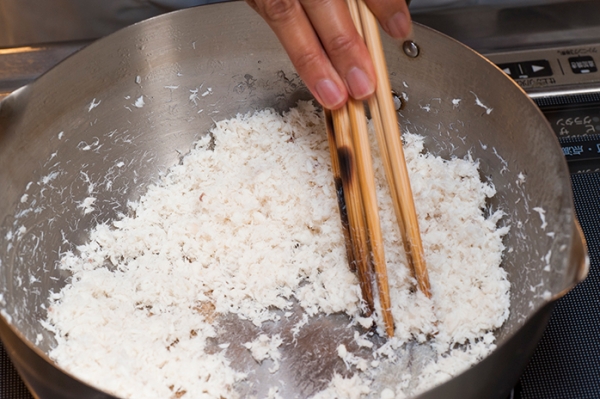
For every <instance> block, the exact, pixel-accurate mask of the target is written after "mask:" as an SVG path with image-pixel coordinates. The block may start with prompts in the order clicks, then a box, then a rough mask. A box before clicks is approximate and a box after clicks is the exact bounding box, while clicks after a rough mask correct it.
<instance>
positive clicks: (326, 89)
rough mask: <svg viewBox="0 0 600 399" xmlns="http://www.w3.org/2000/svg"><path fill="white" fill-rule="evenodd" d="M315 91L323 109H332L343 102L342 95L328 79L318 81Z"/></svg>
mask: <svg viewBox="0 0 600 399" xmlns="http://www.w3.org/2000/svg"><path fill="white" fill-rule="evenodd" d="M315 89H316V91H317V94H318V95H319V97H321V101H323V106H324V107H325V108H330V109H334V108H336V107H337V106H339V105H340V104H341V103H342V102H343V101H344V95H343V94H342V92H341V91H340V89H339V88H338V87H337V85H336V84H335V83H334V82H333V81H332V80H330V79H323V80H319V81H318V82H317V84H316V85H315Z"/></svg>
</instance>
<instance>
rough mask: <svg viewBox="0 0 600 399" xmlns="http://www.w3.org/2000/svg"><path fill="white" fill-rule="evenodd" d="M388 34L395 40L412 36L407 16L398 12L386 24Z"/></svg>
mask: <svg viewBox="0 0 600 399" xmlns="http://www.w3.org/2000/svg"><path fill="white" fill-rule="evenodd" d="M386 27H387V32H388V33H389V34H390V36H392V37H393V38H395V39H402V38H405V37H406V36H408V35H409V34H410V20H409V19H408V17H407V16H406V14H404V13H402V12H397V13H396V14H394V15H392V16H391V17H390V18H389V19H388V20H387V23H386Z"/></svg>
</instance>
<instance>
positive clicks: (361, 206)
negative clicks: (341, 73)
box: [325, 0, 431, 337]
mask: <svg viewBox="0 0 600 399" xmlns="http://www.w3.org/2000/svg"><path fill="white" fill-rule="evenodd" d="M347 2H348V7H349V9H350V14H351V16H352V19H353V21H354V24H355V26H356V28H357V30H358V32H359V33H360V34H361V36H362V37H363V38H364V40H365V43H366V45H367V48H368V49H369V52H370V54H371V58H372V59H373V63H374V65H375V71H376V75H377V90H376V92H375V95H374V96H372V97H371V98H370V99H369V101H368V104H369V109H370V111H371V117H372V119H373V122H374V126H375V132H376V136H377V141H378V145H379V149H380V152H381V157H382V160H383V164H384V168H385V174H386V178H387V182H388V185H389V187H390V193H391V196H392V202H393V204H394V212H395V215H396V219H397V221H398V225H399V227H400V232H401V234H402V241H403V244H404V249H405V252H406V254H407V258H408V262H409V266H410V268H411V270H412V273H413V276H414V277H415V278H416V280H417V285H418V287H419V289H420V290H421V291H422V292H423V293H424V294H425V295H426V296H427V297H430V296H431V293H430V286H429V276H428V274H427V268H426V264H425V258H424V253H423V244H422V241H421V235H420V232H419V225H418V221H417V215H416V211H415V205H414V200H413V195H412V189H411V187H410V181H409V176H408V170H407V168H406V160H405V158H404V151H403V149H402V143H401V139H400V131H399V126H398V119H397V116H396V112H395V109H394V104H393V100H392V94H391V88H390V82H389V79H388V71H387V66H386V63H385V58H384V53H383V47H382V45H381V38H380V36H379V29H378V25H377V20H376V19H375V16H374V15H373V14H372V12H371V10H370V9H369V8H368V7H367V5H366V4H365V2H364V0H347ZM325 118H326V126H327V136H328V139H329V148H330V151H331V159H332V170H333V174H334V179H335V183H336V189H337V192H338V203H339V205H340V213H341V214H342V224H343V225H344V234H345V238H346V252H347V255H348V261H349V263H350V265H351V269H352V270H354V271H356V272H357V274H358V278H359V281H360V287H361V291H362V296H363V300H364V301H365V302H366V304H367V309H366V314H367V315H368V316H369V315H371V314H372V312H373V311H374V310H375V302H374V297H375V294H374V290H373V288H374V287H373V274H374V277H375V282H376V286H377V291H378V293H379V301H380V305H381V311H382V317H383V321H384V323H385V330H386V333H387V334H388V336H390V337H392V336H393V335H394V320H393V317H392V313H391V302H390V292H389V285H388V279H387V269H386V263H385V254H384V246H383V238H382V235H381V226H380V221H379V208H378V204H377V197H376V192H375V176H374V171H373V160H372V156H371V148H370V145H369V138H368V129H367V122H366V116H365V109H364V105H363V103H362V102H361V101H357V100H354V99H352V98H351V99H349V101H348V103H347V104H346V105H345V106H344V107H343V108H341V109H339V110H333V111H329V110H326V111H325Z"/></svg>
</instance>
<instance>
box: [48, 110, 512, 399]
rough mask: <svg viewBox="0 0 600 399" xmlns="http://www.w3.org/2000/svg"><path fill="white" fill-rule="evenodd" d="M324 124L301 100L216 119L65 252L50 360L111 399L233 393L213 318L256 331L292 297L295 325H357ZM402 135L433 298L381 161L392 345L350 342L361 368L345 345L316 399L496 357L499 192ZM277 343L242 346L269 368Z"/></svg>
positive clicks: (393, 385) (396, 392) (375, 393)
mask: <svg viewBox="0 0 600 399" xmlns="http://www.w3.org/2000/svg"><path fill="white" fill-rule="evenodd" d="M323 126H324V123H323V120H322V118H321V114H320V112H319V111H318V110H317V109H316V108H315V107H314V105H313V104H312V103H305V102H301V103H299V104H298V107H297V108H294V109H291V110H290V111H289V112H287V113H285V114H284V115H283V116H282V115H279V114H277V113H275V112H274V111H271V110H264V111H260V112H256V113H254V114H252V115H251V114H248V115H239V116H238V117H237V118H234V119H230V120H224V121H221V122H218V123H217V124H216V127H215V128H214V129H213V130H212V132H211V134H210V135H206V136H205V137H204V138H202V139H200V140H199V141H198V142H197V143H196V144H195V147H194V149H193V150H192V151H191V152H190V153H189V155H187V156H186V157H185V158H184V159H183V162H182V163H181V164H180V165H178V166H175V167H173V168H172V170H171V171H170V172H169V173H168V174H167V175H166V176H164V177H163V178H162V179H161V181H160V182H159V183H158V184H156V185H154V186H151V187H150V188H149V189H148V192H147V193H146V194H145V195H144V196H143V197H142V198H141V199H140V200H139V202H136V203H132V204H130V208H131V211H132V215H133V216H130V217H124V218H122V219H120V220H116V221H114V222H113V223H112V224H101V225H98V226H97V227H96V228H95V229H94V230H93V231H92V232H91V236H90V239H89V242H88V243H87V244H85V245H83V246H80V247H78V251H77V252H78V253H77V254H76V253H67V254H66V255H65V256H63V258H62V259H61V267H62V268H63V269H65V270H68V271H70V272H71V273H72V281H71V282H70V283H69V284H68V285H67V286H65V287H64V289H63V290H62V291H61V292H60V294H59V295H56V296H55V297H53V299H51V302H52V306H51V307H50V310H49V312H48V320H47V325H48V326H49V327H48V328H50V329H51V330H52V331H54V332H55V334H56V339H57V342H58V344H57V346H56V347H55V348H54V349H53V350H52V351H51V353H50V356H51V357H52V358H53V359H54V360H55V361H56V362H57V363H58V364H59V365H60V366H61V367H63V368H64V369H66V370H68V371H69V372H71V373H73V374H74V375H76V376H78V377H80V378H81V379H83V380H85V381H87V382H89V383H90V384H92V385H94V386H96V387H99V388H101V389H103V390H105V391H107V392H110V393H112V394H114V395H116V396H119V397H122V398H143V399H152V398H236V397H239V396H240V394H239V393H237V392H236V390H235V389H236V383H239V382H241V381H244V380H245V379H246V378H247V374H245V373H243V372H241V371H239V370H236V369H235V367H234V366H235V365H232V364H231V362H230V359H228V358H227V357H226V356H225V352H226V348H227V347H228V344H225V345H220V346H219V347H220V348H222V350H221V351H209V352H207V351H206V350H205V349H206V348H207V342H208V340H209V339H210V338H211V337H216V335H217V334H218V328H217V326H216V325H215V319H216V318H217V317H218V316H219V315H223V314H228V313H229V314H232V313H233V314H236V315H238V316H239V317H240V318H243V319H247V320H250V321H252V322H253V323H254V324H255V325H256V326H261V325H262V324H263V323H265V322H266V321H269V320H276V319H277V317H280V316H275V311H274V309H276V308H277V309H282V310H286V309H290V308H291V306H292V304H293V303H294V302H297V303H299V305H300V306H301V307H302V309H303V310H304V312H305V315H304V318H303V319H302V321H301V322H299V323H298V324H297V325H296V327H295V328H296V329H298V330H300V329H302V328H303V327H304V325H305V324H306V320H307V319H306V314H307V315H309V316H313V315H316V314H319V313H323V314H331V313H336V312H345V313H347V314H348V315H349V316H350V317H352V318H353V320H354V321H353V324H355V325H356V326H360V325H363V326H366V327H368V326H369V325H370V324H371V323H372V321H370V320H369V319H365V318H362V317H361V314H360V309H361V303H360V289H359V286H358V282H357V279H356V277H355V275H354V274H353V273H352V272H350V270H349V268H348V265H347V261H346V258H345V254H346V252H345V247H344V239H343V234H342V231H341V223H340V216H339V212H338V204H337V199H336V193H335V188H334V184H333V179H332V173H331V170H330V160H329V150H328V144H327V137H326V134H325V132H324V127H323ZM403 138H404V140H405V155H406V159H407V163H408V166H409V171H410V174H411V183H412V188H413V192H414V197H415V203H416V207H417V212H418V215H419V223H420V228H421V231H422V238H423V245H424V250H425V255H426V261H427V265H428V270H429V275H430V280H431V291H432V298H431V299H428V298H426V297H425V296H424V295H423V294H422V293H421V292H420V291H418V290H415V281H414V279H413V278H412V277H411V274H410V272H409V270H408V268H407V266H406V258H405V254H404V253H403V249H402V248H403V247H402V244H401V241H400V236H399V231H398V227H397V225H396V222H395V217H394V216H393V208H392V204H391V199H390V197H389V193H388V191H387V185H386V183H385V178H384V176H383V166H382V163H381V160H380V159H376V160H375V166H376V173H377V178H378V182H379V183H378V184H379V186H378V197H379V206H380V209H381V221H382V230H383V236H384V237H385V246H386V260H387V267H388V273H389V280H390V286H391V289H390V291H391V300H392V304H393V309H392V312H393V316H394V320H395V323H396V336H395V337H394V338H393V339H388V340H387V341H386V343H385V344H384V345H383V346H381V345H380V346H379V347H378V346H370V345H369V338H368V335H367V334H366V332H367V331H366V330H362V331H363V333H364V335H360V334H358V333H356V334H355V340H356V342H357V347H360V348H362V349H363V350H365V349H364V348H368V349H367V350H370V351H372V357H370V358H365V359H363V358H360V357H359V356H357V355H355V354H353V353H351V352H350V351H349V350H348V349H347V348H346V347H338V355H339V356H340V357H342V358H343V359H344V361H345V362H346V365H347V367H348V368H349V370H351V371H352V373H351V374H350V375H347V376H341V375H339V374H334V376H333V378H332V380H331V382H330V384H329V386H328V387H327V388H326V389H325V390H323V391H321V392H319V393H318V394H317V395H316V396H315V397H317V398H357V399H358V398H364V397H376V398H380V397H385V398H393V397H396V398H404V397H407V396H410V395H414V394H416V393H419V392H422V391H424V390H426V389H429V388H431V387H433V386H435V385H437V384H439V383H441V382H443V381H446V380H447V379H449V378H451V377H452V376H453V375H456V374H457V373H460V372H461V371H463V370H465V369H466V368H468V367H470V366H471V365H473V364H474V363H476V362H477V361H479V360H481V359H482V358H483V357H485V356H486V355H487V354H489V353H490V352H491V351H492V350H493V349H494V348H495V345H494V340H495V338H494V336H493V334H492V333H491V331H492V330H494V329H496V328H498V327H500V326H501V325H502V323H503V322H504V321H505V320H506V318H507V317H508V312H509V288H510V286H509V282H508V280H507V276H506V272H505V271H504V270H503V269H502V268H501V267H500V262H501V258H502V250H503V248H504V247H503V245H502V237H503V235H505V234H506V233H507V231H508V228H506V227H498V221H499V220H500V219H501V218H502V216H503V213H502V212H501V211H496V212H493V213H492V214H491V215H488V216H486V212H485V202H486V199H487V198H489V197H491V196H493V195H494V194H495V189H494V187H493V186H492V185H491V184H490V183H485V182H482V181H481V180H480V178H479V173H478V165H477V162H476V161H473V160H472V159H452V160H444V159H441V158H439V157H435V156H432V155H430V154H428V153H426V152H424V150H423V140H422V138H421V137H420V136H416V135H412V134H408V133H406V134H404V135H403ZM376 152H377V151H376V150H374V154H375V153H376ZM282 313H283V312H279V314H282ZM285 315H286V316H284V317H287V315H291V312H287V313H285ZM376 322H377V324H378V326H382V325H383V324H382V322H381V320H376ZM355 328H360V327H355ZM297 332H298V331H294V337H295V336H296V334H297ZM363 333H361V334H363ZM282 343H283V340H282V338H281V337H280V336H279V335H277V336H271V337H269V336H267V335H264V336H261V338H259V339H258V340H257V341H255V342H249V343H247V345H246V347H247V348H248V350H250V351H252V353H253V355H254V357H255V358H256V360H257V362H260V361H262V360H263V359H267V358H270V359H272V360H275V363H276V367H273V368H272V372H277V369H278V368H279V361H280V359H281V354H280V353H279V347H280V345H282ZM457 344H458V346H457ZM417 350H421V351H422V352H423V357H422V359H423V360H422V361H421V362H420V366H419V367H418V368H415V367H414V365H413V366H411V367H409V366H406V369H402V368H401V367H403V361H402V359H403V356H404V354H406V353H408V352H410V351H412V353H413V354H414V353H415V351H417ZM335 355H336V354H335V353H334V354H332V356H335ZM390 370H392V371H391V372H390ZM269 397H279V388H277V387H273V388H272V389H269Z"/></svg>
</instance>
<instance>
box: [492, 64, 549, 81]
mask: <svg viewBox="0 0 600 399" xmlns="http://www.w3.org/2000/svg"><path fill="white" fill-rule="evenodd" d="M498 67H499V68H500V69H502V70H503V71H504V73H505V74H507V75H508V76H510V77H511V78H513V79H527V78H541V77H544V76H552V68H551V67H550V63H549V62H548V61H547V60H537V61H523V62H513V63H509V64H498Z"/></svg>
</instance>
